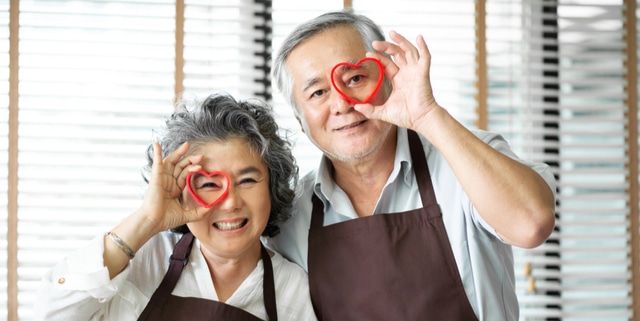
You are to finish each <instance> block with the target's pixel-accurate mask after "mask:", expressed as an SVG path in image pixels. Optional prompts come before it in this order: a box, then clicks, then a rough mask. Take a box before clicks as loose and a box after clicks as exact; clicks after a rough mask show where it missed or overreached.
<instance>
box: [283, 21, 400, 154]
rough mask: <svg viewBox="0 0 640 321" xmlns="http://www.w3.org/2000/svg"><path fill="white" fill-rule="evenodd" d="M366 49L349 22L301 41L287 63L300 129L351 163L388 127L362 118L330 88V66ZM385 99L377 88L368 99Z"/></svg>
mask: <svg viewBox="0 0 640 321" xmlns="http://www.w3.org/2000/svg"><path fill="white" fill-rule="evenodd" d="M365 53H366V50H365V47H364V45H363V43H362V39H361V37H360V34H359V33H358V32H357V31H356V30H355V29H354V28H352V27H350V26H338V27H334V28H331V29H327V30H325V31H322V32H320V33H318V34H316V35H314V36H312V37H311V38H309V39H307V40H305V41H303V42H302V43H300V44H299V45H298V46H297V47H296V48H295V49H293V51H291V53H290V54H289V57H288V58H287V61H286V63H287V69H288V70H289V73H290V74H291V76H292V78H293V97H294V99H295V101H296V103H297V105H298V108H299V111H300V116H301V117H300V119H299V121H300V124H301V126H302V129H303V130H304V132H305V133H306V134H307V136H308V137H309V138H310V139H311V141H313V142H314V143H315V144H316V146H318V147H319V148H320V149H321V150H322V151H323V152H324V153H325V154H326V155H327V156H328V157H329V158H330V159H332V160H340V161H345V162H346V161H355V160H358V159H359V158H361V157H365V156H369V155H371V154H372V153H374V152H375V151H377V150H378V149H379V147H380V146H381V145H382V144H383V143H384V142H385V141H386V138H388V137H389V133H390V132H391V129H392V128H393V126H392V125H391V124H389V123H386V122H382V121H378V120H370V119H367V118H366V117H365V116H364V115H362V114H361V113H359V112H357V111H356V110H355V109H353V103H351V102H349V101H347V100H345V99H344V98H343V97H342V96H341V95H340V93H339V92H338V91H337V90H336V89H335V88H333V87H332V84H331V70H332V69H333V67H334V66H335V65H336V64H338V63H341V62H350V63H355V62H357V61H359V60H361V59H362V58H365ZM386 97H387V91H386V90H384V89H381V90H380V91H378V93H377V94H376V95H375V96H374V97H373V99H372V100H371V101H370V103H371V104H372V105H374V106H375V105H381V104H383V103H384V101H385V100H386Z"/></svg>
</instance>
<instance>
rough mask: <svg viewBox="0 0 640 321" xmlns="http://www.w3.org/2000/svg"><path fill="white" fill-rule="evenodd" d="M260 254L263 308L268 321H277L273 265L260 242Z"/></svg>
mask: <svg viewBox="0 0 640 321" xmlns="http://www.w3.org/2000/svg"><path fill="white" fill-rule="evenodd" d="M260 254H261V255H262V266H263V267H264V276H263V281H262V297H263V298H264V307H265V309H266V310H267V316H268V317H269V321H278V311H277V306H276V285H275V282H274V280H273V265H272V264H271V256H270V255H269V252H267V250H266V249H265V248H264V245H263V244H262V242H260Z"/></svg>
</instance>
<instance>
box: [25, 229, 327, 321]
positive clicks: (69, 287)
mask: <svg viewBox="0 0 640 321" xmlns="http://www.w3.org/2000/svg"><path fill="white" fill-rule="evenodd" d="M181 236H182V234H179V233H172V232H163V233H159V234H157V235H156V236H154V237H153V238H152V239H151V240H149V241H148V242H147V243H146V244H145V246H144V247H143V248H142V249H140V251H138V253H136V256H135V258H134V259H133V260H131V261H130V262H129V265H128V266H127V267H126V268H125V270H124V271H122V272H121V273H120V274H118V275H117V276H116V277H114V278H113V279H109V272H108V270H107V269H106V268H105V267H104V265H103V261H102V255H103V251H104V241H103V236H99V237H97V238H95V239H93V240H92V241H91V242H90V243H89V244H87V246H85V247H83V248H81V249H79V250H78V251H76V252H74V253H72V254H70V255H69V256H68V257H66V258H65V259H63V260H62V261H61V262H60V263H59V264H58V265H56V266H55V267H53V268H52V269H51V270H49V271H48V272H47V273H46V274H45V276H44V277H43V279H42V283H41V286H40V289H39V292H38V298H37V299H36V305H35V309H34V311H35V318H36V320H48V321H49V320H60V321H72V320H102V321H107V320H112V321H128V320H131V321H135V320H137V319H138V317H139V316H140V314H141V313H142V311H143V310H144V308H145V307H146V305H147V303H148V302H149V299H150V298H151V295H152V294H153V292H154V291H155V290H156V288H157V287H158V285H159V284H160V282H161V281H162V279H163V278H164V275H165V274H166V272H167V269H168V267H169V256H170V255H171V253H172V252H173V248H174V246H175V244H176V243H177V242H178V240H179V239H180V237H181ZM271 261H272V265H273V274H274V281H275V286H276V304H277V312H278V319H279V320H289V321H298V320H316V317H315V315H314V313H313V306H312V305H311V299H310V296H309V283H308V279H307V275H306V273H305V272H304V271H303V270H302V269H301V268H300V267H299V266H297V265H295V264H293V263H291V262H288V261H287V260H285V259H284V258H283V257H282V256H281V255H280V254H278V253H276V254H275V255H274V256H273V257H272V258H271ZM263 274H264V269H263V265H262V260H260V261H259V262H258V264H257V266H256V268H255V269H254V270H253V272H252V273H251V274H250V275H249V276H248V277H247V278H246V279H245V280H244V282H243V283H242V284H241V285H240V287H239V288H238V289H237V290H236V291H235V292H234V293H233V295H232V296H231V297H230V298H229V299H228V300H227V301H226V302H225V303H227V304H229V305H233V306H235V307H237V308H240V309H243V310H245V311H247V312H250V313H252V314H253V315H255V316H257V317H258V318H261V319H263V320H266V319H267V313H266V309H265V307H264V299H263V292H262V282H263ZM172 294H173V295H175V296H181V297H197V298H204V299H209V300H217V299H218V297H217V295H216V291H215V289H214V286H213V281H212V280H211V274H210V273H209V268H208V266H207V263H206V261H205V259H204V256H203V255H202V253H201V252H200V242H199V241H198V240H197V239H195V240H194V244H193V249H192V250H191V254H190V255H189V264H187V265H186V266H185V267H184V269H183V271H182V274H181V275H180V279H179V280H178V283H177V284H176V287H175V289H174V290H173V292H172Z"/></svg>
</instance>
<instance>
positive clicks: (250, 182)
mask: <svg viewBox="0 0 640 321" xmlns="http://www.w3.org/2000/svg"><path fill="white" fill-rule="evenodd" d="M257 182H258V181H257V180H255V179H253V178H250V177H247V178H243V179H241V180H240V184H252V183H257Z"/></svg>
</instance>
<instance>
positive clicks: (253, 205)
mask: <svg viewBox="0 0 640 321" xmlns="http://www.w3.org/2000/svg"><path fill="white" fill-rule="evenodd" d="M191 154H200V155H203V159H202V161H201V162H200V165H201V166H202V170H204V171H205V172H208V173H211V172H214V171H223V172H225V173H226V174H227V175H228V176H229V180H230V183H229V194H228V195H227V196H226V197H224V198H223V199H222V200H221V201H220V202H219V203H217V204H215V205H213V206H212V207H210V208H208V209H205V208H202V209H201V210H207V211H208V213H207V215H205V216H204V218H203V219H202V220H200V221H195V222H190V223H187V226H189V229H190V230H191V232H192V233H193V235H194V236H195V237H196V238H197V239H198V240H200V243H201V251H202V252H203V254H205V256H207V255H214V256H217V257H225V258H240V257H242V256H243V255H247V253H254V254H255V253H259V252H255V251H256V249H257V250H258V251H259V247H260V235H261V234H262V232H263V231H264V229H265V227H266V225H267V222H268V221H269V213H270V212H271V198H270V193H269V170H268V168H267V165H266V164H265V163H264V162H262V161H261V159H260V155H259V154H257V153H254V152H252V151H251V149H250V148H249V146H248V145H247V143H246V142H245V141H244V140H242V139H239V138H234V139H230V140H227V141H224V142H209V143H206V144H204V145H201V146H199V147H198V148H196V149H195V150H194V151H192V152H191ZM215 185H217V184H216V183H215V181H212V180H208V179H206V177H203V176H200V177H199V176H198V175H194V176H193V178H192V188H193V190H194V191H195V192H196V193H202V194H205V193H207V189H211V188H219V186H215ZM182 197H183V205H184V206H185V207H186V208H195V207H199V206H200V204H199V203H198V202H196V200H195V199H194V198H193V197H192V196H191V194H190V193H189V192H188V191H187V189H186V188H185V190H184V191H183V193H182ZM249 250H252V251H249Z"/></svg>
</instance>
